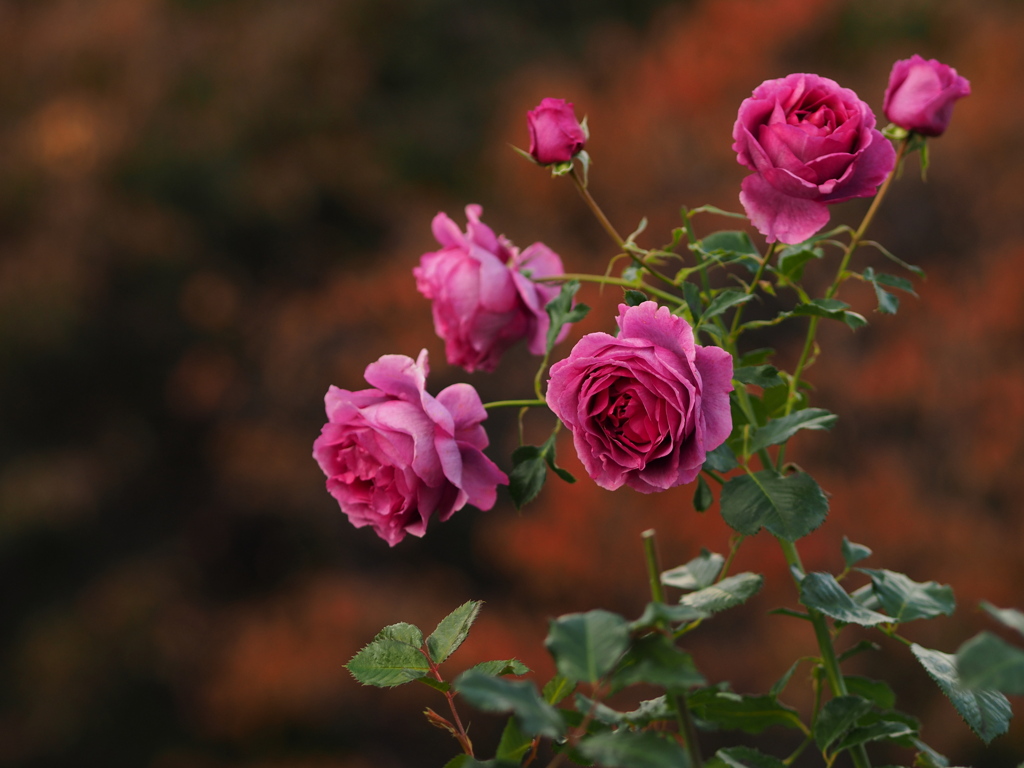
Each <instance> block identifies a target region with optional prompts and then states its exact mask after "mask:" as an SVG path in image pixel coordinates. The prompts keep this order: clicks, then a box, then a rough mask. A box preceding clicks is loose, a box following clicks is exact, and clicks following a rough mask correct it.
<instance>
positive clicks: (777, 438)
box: [750, 408, 839, 452]
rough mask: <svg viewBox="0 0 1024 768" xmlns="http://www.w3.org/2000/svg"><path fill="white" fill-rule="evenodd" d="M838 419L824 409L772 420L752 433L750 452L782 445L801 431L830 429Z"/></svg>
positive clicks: (810, 410)
mask: <svg viewBox="0 0 1024 768" xmlns="http://www.w3.org/2000/svg"><path fill="white" fill-rule="evenodd" d="M838 418H839V417H838V416H836V415H835V414H834V413H832V412H830V411H826V410H825V409H824V408H805V409H804V410H802V411H797V412H796V413H791V414H789V416H782V417H780V418H778V419H772V420H771V421H769V422H768V423H767V424H765V425H764V426H763V427H761V428H760V429H759V430H757V431H756V432H755V433H754V437H753V439H752V440H751V441H750V450H751V452H755V451H759V450H761V449H762V448H767V447H768V446H769V445H778V444H779V443H784V442H786V441H787V440H789V438H791V437H792V436H793V435H795V434H796V433H797V432H799V431H800V430H801V429H832V426H833V425H834V424H835V423H836V419H838Z"/></svg>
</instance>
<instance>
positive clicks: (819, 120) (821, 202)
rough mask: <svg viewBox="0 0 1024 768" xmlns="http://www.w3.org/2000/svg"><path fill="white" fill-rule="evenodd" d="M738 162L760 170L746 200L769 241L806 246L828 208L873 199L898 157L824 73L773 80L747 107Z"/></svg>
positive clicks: (739, 130) (738, 129)
mask: <svg viewBox="0 0 1024 768" xmlns="http://www.w3.org/2000/svg"><path fill="white" fill-rule="evenodd" d="M732 137H733V140H734V141H733V145H732V148H733V150H735V152H736V160H737V162H739V163H740V164H741V165H745V166H747V167H748V168H752V169H753V170H754V171H756V173H753V174H751V175H750V176H747V178H745V179H744V180H743V186H742V191H741V192H740V202H741V203H743V207H744V209H745V210H746V212H747V216H749V217H750V221H751V223H752V224H753V225H754V226H755V227H757V230H758V231H759V232H760V233H761V234H762V235H764V236H765V237H766V238H767V239H768V242H770V243H771V242H775V241H776V240H780V241H782V242H783V243H799V242H802V241H803V240H806V239H807V238H809V237H810V236H811V235H813V234H814V233H815V232H818V231H819V230H820V229H822V228H823V227H824V226H825V225H826V224H828V219H829V211H828V206H829V205H831V204H833V203H839V202H842V201H844V200H850V199H851V198H854V197H870V196H872V195H874V194H875V191H876V189H877V188H878V185H879V184H881V183H882V181H884V180H885V177H886V176H887V175H888V174H889V171H891V170H892V167H893V165H894V164H895V162H896V152H895V150H894V149H893V148H892V144H890V143H889V142H888V141H887V140H886V139H885V137H884V136H882V134H881V133H880V132H879V131H877V130H876V129H875V115H874V113H873V112H872V111H871V108H870V107H869V106H868V105H867V104H865V103H864V102H863V101H861V100H860V99H859V98H858V97H857V94H855V93H854V92H853V91H851V90H849V89H847V88H841V87H840V86H839V84H838V83H836V82H835V81H833V80H829V79H828V78H826V77H819V76H818V75H807V74H795V75H789V76H788V77H784V78H781V79H779V80H766V81H765V82H763V83H762V84H761V85H759V86H758V87H757V88H755V89H754V93H753V95H752V96H751V97H750V98H749V99H745V100H744V101H743V103H742V104H741V105H740V109H739V116H738V117H737V119H736V124H735V126H734V127H733V131H732Z"/></svg>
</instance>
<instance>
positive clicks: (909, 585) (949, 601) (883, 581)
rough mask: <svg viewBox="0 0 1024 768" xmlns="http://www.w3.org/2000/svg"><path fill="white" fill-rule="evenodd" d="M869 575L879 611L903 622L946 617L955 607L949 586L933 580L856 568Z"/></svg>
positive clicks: (892, 572)
mask: <svg viewBox="0 0 1024 768" xmlns="http://www.w3.org/2000/svg"><path fill="white" fill-rule="evenodd" d="M858 570H859V571H860V572H861V573H866V574H867V575H868V576H870V577H871V585H872V588H873V589H874V591H875V594H876V595H877V596H878V601H879V602H880V603H881V604H882V610H884V611H885V612H886V613H887V614H889V615H890V616H892V618H893V621H896V622H899V623H902V622H904V621H913V620H914V619H932V618H935V617H936V616H949V615H950V614H951V613H953V611H954V609H955V608H956V600H955V599H954V598H953V589H952V587H949V586H946V585H944V584H939V583H937V582H934V581H928V582H924V583H920V582H916V581H913V580H912V579H910V578H908V577H907V576H905V575H904V574H902V573H896V572H894V571H886V570H874V569H871V568H859V569H858Z"/></svg>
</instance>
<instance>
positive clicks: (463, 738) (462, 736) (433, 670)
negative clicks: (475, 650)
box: [420, 648, 476, 757]
mask: <svg viewBox="0 0 1024 768" xmlns="http://www.w3.org/2000/svg"><path fill="white" fill-rule="evenodd" d="M420 653H422V654H423V656H424V657H425V658H426V660H427V665H428V666H429V667H430V674H432V675H433V676H434V679H436V680H437V682H439V683H443V682H444V678H443V677H441V672H440V670H438V668H437V664H435V663H434V660H433V659H432V658H430V653H428V652H427V650H426V648H420ZM444 697H445V698H446V699H447V700H448V708H449V709H450V710H451V711H452V719H453V720H454V721H455V727H456V728H457V729H458V731H459V732H458V734H456V736H455V738H456V740H457V741H458V742H459V746H461V747H462V751H463V752H465V753H466V754H467V755H469V756H470V757H476V755H474V754H473V742H472V741H470V740H469V734H467V733H466V729H465V727H464V726H463V725H462V718H460V717H459V712H458V710H457V709H455V694H454V693H452V692H451V691H450V690H448V691H445V692H444Z"/></svg>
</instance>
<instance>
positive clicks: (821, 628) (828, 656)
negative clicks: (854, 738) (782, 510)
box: [776, 537, 871, 768]
mask: <svg viewBox="0 0 1024 768" xmlns="http://www.w3.org/2000/svg"><path fill="white" fill-rule="evenodd" d="M776 540H777V541H778V542H779V546H780V547H782V554H783V556H784V557H785V558H786V563H787V564H788V565H789V566H790V568H793V567H795V568H796V569H797V570H798V571H799V572H800V573H803V572H804V566H803V563H802V562H801V561H800V553H799V552H797V549H796V544H794V543H793V542H791V541H787V540H786V539H783V538H780V537H776ZM793 578H794V581H796V585H797V588H798V589H799V587H800V582H799V579H798V577H797V575H796V574H794V577H793ZM807 612H808V614H809V615H810V619H811V625H812V626H813V627H814V637H815V639H816V640H817V641H818V650H820V651H821V664H822V666H823V667H824V669H825V677H826V678H827V680H828V685H829V689H830V690H831V691H832V695H833V696H837V697H838V696H846V695H848V694H849V691H848V690H847V688H846V680H845V679H844V678H843V673H842V671H841V670H840V669H839V659H837V658H836V649H835V646H834V645H833V644H832V636H831V634H829V630H828V624H827V623H826V620H825V616H824V615H823V614H822V613H821V612H820V611H817V610H815V609H814V608H808V609H807ZM850 756H851V757H852V758H853V764H854V765H855V766H856V768H871V761H870V760H869V759H868V753H867V750H866V749H865V748H864V745H863V744H859V745H858V746H856V747H853V748H851V749H850Z"/></svg>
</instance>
